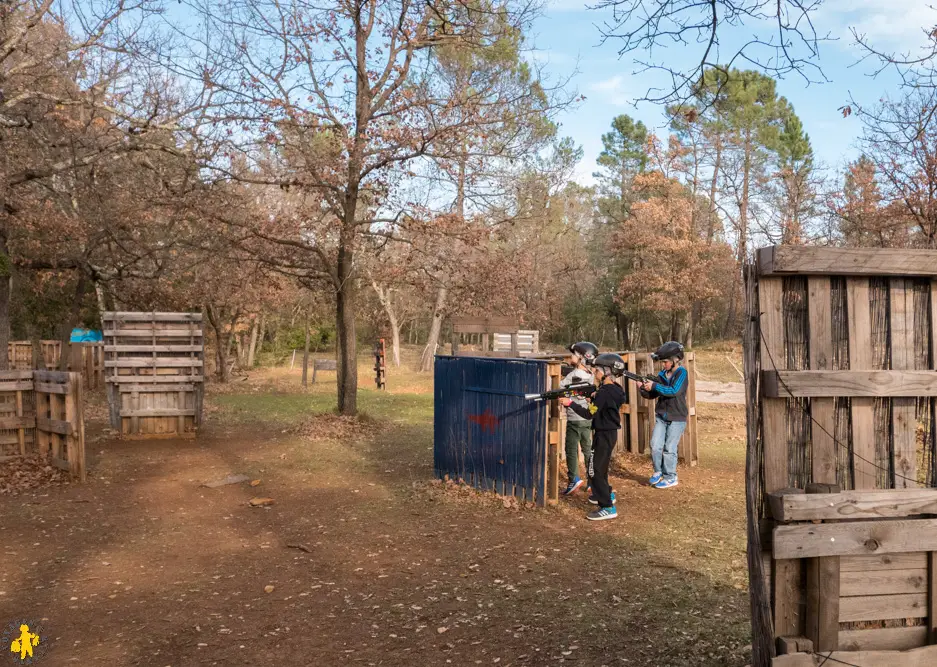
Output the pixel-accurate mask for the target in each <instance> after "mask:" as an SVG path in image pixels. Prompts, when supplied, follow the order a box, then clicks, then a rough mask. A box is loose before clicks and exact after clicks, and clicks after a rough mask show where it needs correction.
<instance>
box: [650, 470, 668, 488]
mask: <svg viewBox="0 0 937 667" xmlns="http://www.w3.org/2000/svg"><path fill="white" fill-rule="evenodd" d="M663 476H664V473H662V472H655V473H654V474H653V475H651V478H650V479H649V480H647V483H648V484H650V485H651V486H656V485H657V483H658V482H659V481H660V480H661V479H662V478H663Z"/></svg>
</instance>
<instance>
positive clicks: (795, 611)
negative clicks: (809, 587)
mask: <svg viewBox="0 0 937 667" xmlns="http://www.w3.org/2000/svg"><path fill="white" fill-rule="evenodd" d="M773 581H774V634H775V636H776V637H778V636H788V635H789V636H793V635H799V634H800V633H801V626H802V625H803V621H804V614H803V610H802V609H801V603H800V592H801V571H800V561H798V560H775V561H774V578H773Z"/></svg>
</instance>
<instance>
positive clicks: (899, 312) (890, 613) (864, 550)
mask: <svg viewBox="0 0 937 667" xmlns="http://www.w3.org/2000/svg"><path fill="white" fill-rule="evenodd" d="M881 252H883V253H886V254H887V257H886V256H885V254H881V255H880V254H879V251H877V250H873V249H862V250H842V249H831V248H806V249H802V248H774V249H769V250H768V251H761V252H760V253H759V259H760V262H761V264H760V266H759V291H758V293H759V304H758V311H757V312H760V313H761V318H760V326H761V335H762V340H761V345H760V347H761V349H760V366H761V369H762V371H763V373H764V376H763V378H762V379H763V380H764V382H763V383H762V394H761V396H760V397H759V401H760V410H761V417H762V425H763V429H762V443H763V447H764V451H763V466H764V469H763V474H764V480H765V492H766V493H772V492H777V491H779V490H781V489H784V488H785V487H788V486H790V485H791V484H792V483H793V482H794V481H796V482H797V483H798V484H801V481H800V480H801V477H798V478H797V479H796V480H793V479H791V476H790V474H789V461H790V458H789V456H790V451H789V446H790V444H789V443H788V424H787V419H789V418H790V417H791V416H794V415H789V414H788V413H787V410H786V405H785V403H786V401H787V400H788V399H786V398H784V397H785V396H788V395H793V396H801V397H807V398H801V399H799V400H801V401H804V402H805V404H806V405H808V406H809V410H810V418H811V423H810V427H811V431H810V450H809V451H810V458H809V462H810V470H809V474H810V477H809V480H810V481H812V487H813V488H814V491H815V492H816V488H817V487H821V486H823V485H824V484H825V485H834V484H835V483H836V479H837V477H836V472H837V471H836V467H837V461H838V460H839V461H842V460H843V459H844V458H845V459H846V460H848V461H850V462H851V465H852V473H853V474H852V478H851V479H852V482H853V484H854V488H855V490H849V491H847V492H845V493H836V494H835V495H830V496H826V497H823V496H820V497H817V496H810V495H806V496H805V495H802V494H803V491H800V492H799V493H800V494H801V495H796V494H795V493H794V491H790V492H785V493H784V494H783V496H784V497H785V498H787V499H788V501H787V502H785V503H784V504H783V507H781V505H779V504H778V503H777V502H776V500H777V499H775V500H772V503H771V505H772V513H773V515H774V519H775V520H776V521H779V522H780V525H778V526H777V527H776V528H775V529H774V531H773V534H772V549H773V559H772V569H773V582H774V585H773V589H772V590H773V596H774V599H773V601H772V604H773V611H774V620H775V629H774V636H775V638H777V637H782V636H790V637H795V638H796V637H798V636H801V635H806V637H807V639H810V640H811V641H812V642H813V648H814V650H817V651H819V652H824V651H829V650H837V649H839V650H840V651H841V653H838V654H835V655H837V656H838V657H839V658H840V659H842V660H844V661H845V662H846V663H849V664H867V663H866V662H865V658H864V656H866V655H868V654H867V653H858V652H860V651H863V652H867V651H886V650H907V649H913V648H916V647H920V646H923V645H925V644H928V643H930V644H937V539H935V538H934V535H935V534H937V527H935V526H937V520H935V519H934V518H933V517H934V516H935V515H934V511H933V507H934V506H937V495H935V494H937V492H935V491H932V490H925V489H918V488H916V487H919V486H920V485H921V484H922V483H923V482H924V481H925V479H927V480H928V481H930V482H933V481H934V480H931V479H930V477H928V476H927V475H926V474H925V472H924V471H923V470H920V469H919V466H920V465H921V463H922V461H926V460H927V459H926V458H922V456H921V452H920V451H919V449H920V447H921V442H920V440H921V434H922V433H930V429H929V428H927V425H923V426H924V428H923V429H922V428H921V426H922V424H919V423H918V414H917V405H918V401H919V400H922V399H926V400H929V401H930V403H931V410H932V411H933V409H934V407H935V401H937V399H935V398H934V397H935V396H937V387H935V385H934V382H933V379H932V377H931V375H928V373H933V371H934V370H937V289H935V288H937V279H934V278H933V277H934V276H937V252H934V251H919V252H917V253H913V254H912V253H905V251H894V250H892V251H887V252H886V251H881ZM899 267H901V268H899ZM783 276H804V277H806V279H807V290H808V318H807V331H808V368H809V370H808V371H800V370H789V369H787V368H786V367H785V364H786V358H787V355H786V354H785V344H786V341H785V340H784V332H785V328H784V327H785V322H784V320H783V309H782V303H783V298H784V296H785V295H784V294H783V284H782V280H783ZM838 276H842V277H845V285H846V308H847V326H846V331H847V333H848V337H849V339H848V352H849V354H848V357H849V359H848V370H841V369H842V368H843V366H840V367H839V368H836V367H834V365H833V363H832V356H833V351H834V348H833V346H834V343H835V341H834V340H833V326H832V320H831V314H832V311H833V309H834V308H835V307H836V304H834V303H833V302H832V300H831V293H832V289H831V287H832V283H831V278H834V277H838ZM881 278H886V279H887V288H888V294H887V297H888V301H887V313H886V316H887V320H886V324H887V332H886V334H884V335H887V346H888V347H887V349H888V353H889V354H888V356H887V358H886V359H885V361H884V364H882V363H881V361H882V360H881V358H880V357H876V354H877V353H878V352H880V351H881V350H880V349H879V348H874V347H873V346H874V345H875V344H876V343H875V340H876V338H875V337H878V336H881V335H883V334H882V331H881V329H876V331H875V332H873V321H872V320H873V314H875V315H876V316H877V317H878V318H880V317H881V311H877V312H876V313H873V310H874V306H873V305H871V297H872V296H873V287H876V286H877V285H878V284H881V283H878V282H870V281H872V280H873V279H881ZM922 278H926V281H925V283H921V282H920V281H921V279H922ZM922 284H928V285H929V286H930V287H929V288H930V295H929V299H930V301H929V309H928V310H929V312H928V313H927V315H926V317H927V318H928V320H929V321H925V322H921V321H920V317H921V314H922V313H923V312H924V311H923V310H922V309H921V307H920V306H921V302H920V300H919V299H920V298H921V291H920V290H921V285H922ZM876 288H877V287H876ZM875 294H876V295H877V294H879V292H876V293H875ZM878 298H879V297H878V296H876V299H878ZM916 298H917V299H918V307H917V308H915V301H916ZM876 303H877V304H878V305H879V306H881V304H882V303H883V302H882V301H878V300H877V301H876ZM875 326H876V327H881V326H882V320H881V319H878V320H877V323H876V325H875ZM922 335H923V336H925V337H926V338H925V340H926V343H927V347H928V355H927V356H925V357H923V361H922V357H921V355H920V350H918V349H916V346H915V339H916V338H917V345H918V346H919V345H920V344H921V336H922ZM873 336H875V337H873ZM878 340H879V343H878V344H881V340H882V339H881V338H878ZM875 359H878V362H876V361H874V360H875ZM928 359H929V363H925V361H927V360H928ZM875 363H879V364H880V365H879V366H878V367H876V366H875V365H874V364H875ZM922 364H923V367H922ZM883 369H884V370H883ZM773 371H780V372H777V373H774V372H773ZM788 392H789V393H788ZM837 396H842V397H847V398H848V399H849V403H848V405H849V419H850V425H849V428H848V429H846V430H845V432H846V433H848V440H845V438H846V436H844V435H840V436H839V437H840V438H842V439H843V441H841V442H837V440H836V437H835V434H836V433H837V432H839V433H840V434H842V433H843V432H844V431H843V430H839V431H837V427H836V420H835V402H834V398H833V397H837ZM881 400H884V401H888V402H889V403H890V406H891V423H890V438H889V442H890V443H891V447H890V450H889V451H890V455H891V467H892V472H893V474H891V475H886V474H883V473H882V471H881V470H880V469H879V468H878V467H877V465H876V461H877V454H876V451H877V450H876V447H878V448H879V449H878V456H879V457H881V456H882V455H883V452H884V451H885V450H884V449H883V446H884V443H882V442H878V443H877V442H876V438H877V436H876V418H875V415H876V412H875V411H876V409H877V408H876V407H875V406H876V403H874V401H881ZM930 437H933V435H932V434H931V436H930ZM924 445H925V446H927V447H930V446H932V443H924ZM843 447H848V448H849V450H850V453H851V456H849V457H844V456H843V454H842V452H841V451H840V449H841V448H843ZM847 478H848V476H847ZM879 480H882V482H881V483H882V484H883V485H885V486H887V487H889V488H888V489H884V490H875V489H876V486H877V485H878V484H879ZM810 488H811V485H809V484H808V489H807V493H808V494H810V493H811V491H810ZM831 488H832V487H831ZM813 498H815V500H814V499H813ZM826 498H829V502H825V500H826ZM811 507H814V508H816V510H815V511H814V512H813V514H812V515H811V510H810V508H811ZM776 509H777V510H778V511H775V510H776ZM779 511H780V512H781V514H780V515H779V514H778V512H779ZM785 514H786V515H787V516H785ZM768 521H770V519H768ZM821 521H822V522H823V523H820V522H821ZM798 522H799V523H798ZM818 524H819V525H818ZM802 567H804V571H805V572H806V574H807V578H806V580H804V581H801V580H800V572H801V568H802ZM801 600H805V602H806V607H805V608H804V609H803V610H801V609H800V604H801V602H800V601H801ZM800 613H803V617H799V614H800ZM795 643H796V642H795ZM801 650H803V649H801ZM851 651H855V652H857V653H854V654H850V652H851ZM798 655H803V654H798ZM822 655H826V654H825V653H823V654H822ZM919 655H923V654H919ZM808 657H809V656H808ZM851 658H854V660H851ZM780 660H781V659H780V658H778V661H780ZM812 660H813V659H812V658H811V662H812ZM894 660H895V662H894V664H903V663H902V662H900V661H901V660H903V658H899V657H898V656H897V654H896V655H895V658H894ZM820 662H822V659H821V660H820ZM778 664H781V663H780V662H778ZM785 664H787V663H785ZM790 664H797V663H796V662H790ZM804 664H807V663H804ZM818 664H819V663H818ZM868 664H872V663H868ZM875 664H886V663H878V662H876V663H875ZM888 664H892V663H888ZM908 664H912V663H910V662H909V663H908Z"/></svg>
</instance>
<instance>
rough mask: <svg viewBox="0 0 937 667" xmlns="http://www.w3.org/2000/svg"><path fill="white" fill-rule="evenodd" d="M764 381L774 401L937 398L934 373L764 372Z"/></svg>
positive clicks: (936, 381) (897, 371)
mask: <svg viewBox="0 0 937 667" xmlns="http://www.w3.org/2000/svg"><path fill="white" fill-rule="evenodd" d="M762 378H763V386H764V395H765V396H766V397H770V398H778V397H783V398H788V397H791V396H796V397H811V398H812V397H835V396H860V397H900V396H915V397H916V396H937V373H935V372H934V371H913V370H912V371H899V370H891V371H859V370H855V371H853V370H849V371H813V370H809V371H777V372H775V371H763V373H762ZM909 400H910V402H911V403H914V400H913V399H909ZM912 407H913V405H912Z"/></svg>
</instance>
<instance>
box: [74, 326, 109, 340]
mask: <svg viewBox="0 0 937 667" xmlns="http://www.w3.org/2000/svg"><path fill="white" fill-rule="evenodd" d="M103 340H104V335H103V334H102V333H101V332H100V331H94V330H93V329H72V337H71V339H70V342H72V343H100V342H101V341H103Z"/></svg>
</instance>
